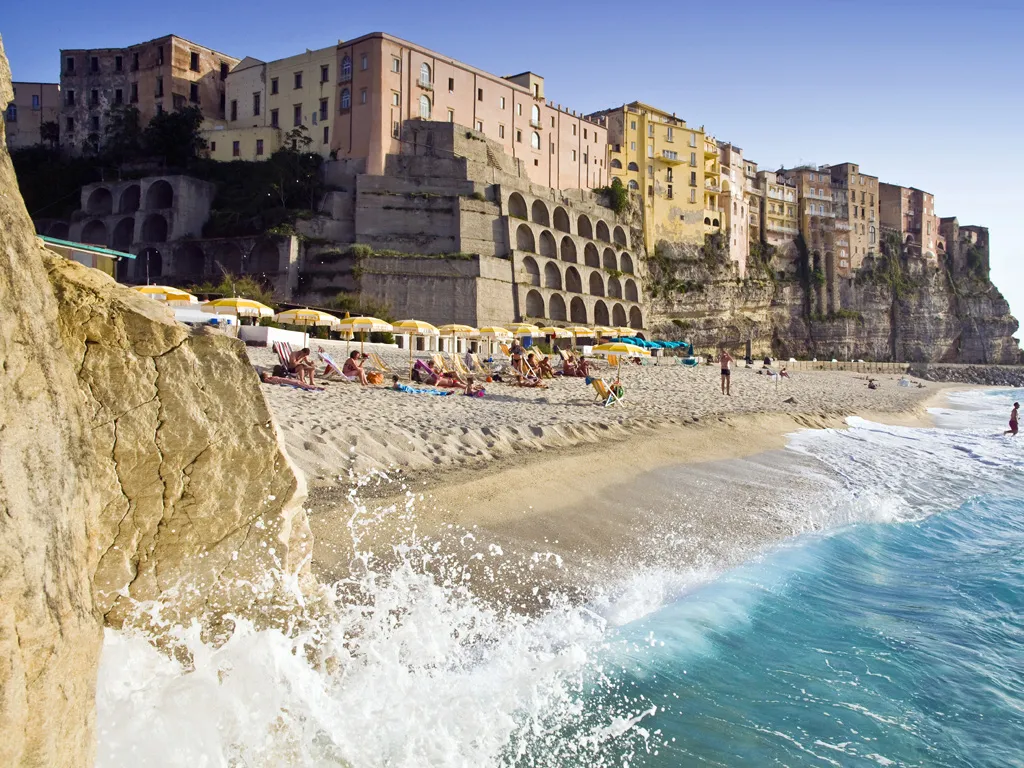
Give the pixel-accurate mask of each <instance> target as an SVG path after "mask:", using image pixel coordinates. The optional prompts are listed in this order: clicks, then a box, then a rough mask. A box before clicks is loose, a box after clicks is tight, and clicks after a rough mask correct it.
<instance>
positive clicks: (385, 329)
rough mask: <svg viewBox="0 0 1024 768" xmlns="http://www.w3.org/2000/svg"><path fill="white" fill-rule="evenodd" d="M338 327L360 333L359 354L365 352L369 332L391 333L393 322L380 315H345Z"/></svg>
mask: <svg viewBox="0 0 1024 768" xmlns="http://www.w3.org/2000/svg"><path fill="white" fill-rule="evenodd" d="M338 328H339V329H340V330H341V331H347V332H349V333H353V334H355V333H358V334H359V354H360V355H362V354H363V345H364V344H365V343H366V334H368V333H389V332H391V330H392V328H391V323H389V322H388V321H387V320H381V319H380V318H379V317H343V318H342V319H341V320H339V321H338Z"/></svg>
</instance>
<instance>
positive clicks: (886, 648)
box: [97, 391, 1024, 768]
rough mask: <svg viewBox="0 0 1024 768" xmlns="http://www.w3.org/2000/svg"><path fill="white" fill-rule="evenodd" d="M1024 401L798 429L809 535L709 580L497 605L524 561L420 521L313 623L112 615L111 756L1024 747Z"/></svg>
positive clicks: (769, 477) (856, 762) (891, 751)
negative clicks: (1021, 424)
mask: <svg viewBox="0 0 1024 768" xmlns="http://www.w3.org/2000/svg"><path fill="white" fill-rule="evenodd" d="M1015 399H1024V392H1022V391H1016V392H1014V391H989V392H966V393H957V394H954V395H952V396H951V397H950V403H949V407H946V408H943V409H942V410H940V411H937V412H935V414H934V415H935V418H936V426H935V427H933V428H929V429H913V428H906V427H891V426H884V425H881V424H876V423H872V422H869V421H864V420H861V419H851V420H850V424H849V429H846V430H818V431H805V432H801V433H798V434H795V435H793V436H791V438H790V442H789V446H788V447H787V449H786V450H785V451H783V452H780V453H779V454H778V455H776V456H774V457H773V459H772V464H771V471H765V472H764V473H763V481H764V483H765V484H766V487H765V489H764V491H765V495H766V496H768V495H770V493H776V495H778V494H779V492H780V488H781V491H783V493H782V494H781V497H782V498H784V499H785V512H786V514H787V515H788V516H789V518H787V519H791V520H792V521H793V524H794V530H799V531H802V533H800V534H799V535H797V536H795V537H791V538H789V539H787V540H785V541H784V543H783V544H781V545H778V546H774V547H772V548H771V549H769V550H768V551H765V552H761V553H759V554H757V555H755V556H753V557H748V558H747V560H746V561H745V562H743V564H742V565H739V566H738V567H733V568H731V569H728V570H725V571H722V570H717V571H715V570H712V571H708V572H702V573H700V574H699V578H698V577H694V573H693V571H692V569H690V570H687V568H686V567H684V565H685V564H683V563H680V564H679V565H680V573H679V574H677V575H678V578H675V579H673V578H672V574H668V575H667V576H666V574H665V573H664V572H659V573H658V574H657V575H653V574H650V573H648V572H647V571H644V570H643V569H637V572H636V574H635V578H634V579H632V581H631V583H630V584H629V585H628V587H623V588H622V589H621V590H620V591H619V593H618V594H617V595H616V597H615V599H614V600H610V601H604V602H599V603H591V604H588V605H583V606H580V605H578V604H574V603H572V602H571V601H565V602H564V603H557V602H556V604H555V606H554V607H553V608H552V609H551V610H549V611H547V612H546V613H544V614H542V615H540V616H522V615H518V614H514V613H510V612H505V611H499V610H497V609H495V608H494V607H492V606H488V605H487V604H485V603H483V602H481V601H478V600H476V599H475V598H474V597H473V594H472V590H471V589H470V588H469V583H468V582H467V581H466V573H465V571H463V570H462V565H463V564H464V562H465V560H466V559H473V560H483V561H486V562H488V563H491V562H493V563H494V564H495V565H494V567H495V569H496V571H497V570H500V568H501V567H502V566H503V565H506V566H510V564H508V563H506V562H505V561H506V560H508V558H507V556H505V555H504V554H503V553H502V552H501V549H500V547H496V546H494V545H493V544H489V543H488V542H486V541H484V540H480V541H477V540H476V539H475V537H474V536H473V535H472V534H469V533H467V534H465V535H464V536H463V537H462V539H461V542H462V546H463V547H464V553H466V554H465V555H463V556H458V555H456V556H454V557H453V556H443V555H442V554H441V553H440V550H439V549H438V547H437V546H436V545H434V544H432V543H430V542H423V541H416V540H410V541H409V542H408V543H407V544H405V545H403V547H400V548H397V549H396V551H398V552H400V553H401V554H402V558H401V559H400V562H399V564H398V565H397V566H389V567H388V569H386V570H384V569H381V568H380V567H379V566H376V565H375V563H376V561H375V559H374V558H373V557H372V556H370V555H369V554H366V555H365V556H364V557H363V558H362V559H361V560H360V561H359V562H358V563H356V565H357V566H358V567H356V568H354V569H353V576H352V578H351V579H349V580H347V581H346V582H345V583H344V584H339V585H336V587H335V588H336V589H337V594H338V595H339V596H341V595H344V597H339V600H338V609H337V613H336V614H334V615H332V617H331V618H330V620H329V621H322V622H321V623H320V624H315V623H314V626H313V627H312V628H311V629H299V628H297V629H295V630H294V631H291V632H288V633H281V632H278V631H271V630H261V629H257V628H256V627H254V626H252V625H250V624H249V623H247V622H245V621H239V623H238V629H237V630H236V632H235V636H234V637H232V639H231V640H230V641H229V642H228V643H227V644H226V645H223V646H221V647H218V648H213V647H211V646H208V645H206V644H205V643H204V642H203V641H202V638H201V635H200V633H199V631H198V629H197V628H195V627H183V628H181V630H180V637H181V641H182V643H183V645H184V646H186V647H187V648H188V649H189V651H190V653H191V658H190V660H189V662H188V663H187V664H183V663H181V661H180V660H175V659H172V658H169V657H166V656H164V655H162V654H160V653H159V652H157V651H155V650H154V649H153V648H152V647H151V646H149V644H148V643H146V642H145V641H144V640H142V639H141V638H138V637H134V636H132V635H130V634H128V633H124V632H113V631H108V634H107V640H106V644H105V649H104V656H103V663H102V666H101V670H100V676H99V685H98V698H99V707H98V717H97V723H98V731H99V734H100V744H99V749H98V753H97V764H98V765H100V766H124V765H133V766H143V765H145V766H209V767H210V768H214V767H218V768H219V767H223V768H242V767H243V766H244V767H246V768H248V767H249V766H252V767H253V768H255V766H348V767H349V768H367V767H370V766H381V767H384V766H389V767H391V766H402V767H405V766H408V767H410V768H412V767H418V766H424V767H426V766H466V767H467V768H483V767H484V766H510V767H511V766H524V767H527V766H530V767H532V766H538V767H540V766H544V767H547V768H552V767H554V766H567V767H568V766H588V767H589V766H656V767H659V768H660V767H663V766H664V767H667V766H729V767H731V766H757V767H760V766H792V767H794V768H795V767H797V766H950V767H952V766H964V767H965V768H966V767H968V766H970V767H972V768H974V767H978V768H980V767H983V766H984V767H989V766H991V768H1014V767H1018V766H1024V485H1022V482H1024V473H1022V469H1024V437H1021V438H1017V439H1014V438H1010V437H1004V436H1003V435H1002V434H1001V433H1002V430H1003V429H1005V422H1006V418H1007V416H1008V414H1009V410H1010V407H1011V404H1012V402H1013V401H1014V400H1015ZM765 466H767V465H765ZM672 471H675V472H678V473H679V474H678V484H679V486H680V487H688V488H689V489H690V493H691V496H697V497H698V500H699V497H701V494H704V493H706V492H707V491H706V489H705V488H703V487H698V486H697V485H696V484H695V483H694V482H693V477H692V474H693V472H692V470H689V469H687V468H678V469H676V470H672ZM744 472H745V473H746V474H747V475H748V477H747V478H746V480H745V483H746V485H747V486H748V487H749V486H750V485H751V484H753V485H754V486H756V484H757V483H758V482H759V481H760V478H761V477H762V475H760V474H758V473H757V472H753V473H751V472H747V471H746V470H744ZM750 475H752V477H751V476H750ZM787 477H788V478H789V480H787ZM819 481H820V482H819ZM716 482H725V481H722V480H721V478H719V479H718V480H716ZM787 482H792V484H793V487H794V488H796V487H797V486H798V485H799V487H800V488H806V487H808V484H812V485H813V487H815V488H818V487H820V488H822V489H823V490H822V492H821V493H820V494H810V495H808V494H805V493H803V492H800V493H797V492H793V493H790V494H788V495H787V494H786V493H785V490H786V485H787ZM767 484H770V485H771V486H772V487H771V488H768V487H767ZM755 495H756V494H755ZM636 498H637V499H642V498H643V496H642V494H640V493H638V494H636ZM716 498H718V499H721V498H722V495H721V494H720V493H719V494H717V496H716ZM691 501H692V499H691ZM643 503H644V502H642V501H638V505H641V506H638V509H637V514H638V516H642V515H643V514H644V511H645V510H644V509H643V508H642V504H643ZM709 510H711V511H710V512H709V514H713V513H714V510H715V506H714V505H711V506H710V507H709ZM399 512H400V511H399ZM359 514H363V515H364V516H365V515H369V514H370V513H369V512H368V511H364V512H362V513H359V512H357V514H356V515H354V516H353V518H352V520H353V521H355V520H356V517H358V515H359ZM350 522H351V521H350ZM355 530H356V526H355V525H354V524H353V532H354V535H355ZM687 535H689V534H688V533H687V532H686V531H681V532H679V536H680V537H685V536H687ZM716 545H717V549H719V550H727V549H728V546H729V545H730V542H729V541H723V542H716ZM470 553H471V554H470ZM744 556H746V555H744ZM547 558H548V555H546V554H545V553H542V552H538V553H534V554H533V556H532V557H531V558H529V559H528V560H527V561H526V562H525V564H523V565H522V568H521V572H522V574H523V576H524V578H528V575H529V571H530V567H531V564H532V563H534V562H538V561H540V560H546V559H547ZM517 567H518V566H517ZM666 584H670V585H672V586H671V588H667V587H666ZM353 595H355V596H357V598H358V599H353ZM153 609H154V607H153V606H149V607H147V610H150V611H152V610H153Z"/></svg>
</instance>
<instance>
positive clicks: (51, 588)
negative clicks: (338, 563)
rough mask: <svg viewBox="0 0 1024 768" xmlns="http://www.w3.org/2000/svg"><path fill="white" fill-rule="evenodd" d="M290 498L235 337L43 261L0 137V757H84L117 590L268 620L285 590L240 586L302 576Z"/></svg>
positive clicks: (204, 616)
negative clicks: (280, 574) (199, 328)
mask: <svg viewBox="0 0 1024 768" xmlns="http://www.w3.org/2000/svg"><path fill="white" fill-rule="evenodd" d="M10 98H11V88H10V73H9V71H8V69H7V63H6V59H4V57H3V52H2V45H0V103H7V101H8V100H9V99H10ZM0 126H2V124H0ZM0 131H2V128H0ZM302 495H303V486H302V483H301V480H300V479H299V478H298V477H297V476H296V474H295V473H294V472H293V471H292V469H291V467H290V466H289V464H288V461H287V459H286V458H285V456H284V455H283V453H282V451H281V449H280V447H279V444H278V436H277V434H276V431H275V429H274V426H273V424H272V423H271V418H270V414H269V411H268V409H267V406H266V404H265V402H264V400H263V396H262V393H261V392H260V389H259V383H258V381H257V379H256V376H255V374H254V372H253V370H252V368H251V366H250V365H249V364H248V362H247V361H246V358H245V355H244V350H243V349H242V346H241V344H240V342H238V341H236V340H234V339H230V338H228V337H226V336H219V335H212V334H211V335H205V334H199V335H194V334H192V333H190V332H189V330H188V329H187V328H185V327H184V326H181V325H178V324H177V323H175V322H174V320H173V318H172V317H171V316H170V314H169V313H168V312H167V311H166V310H165V309H163V308H162V307H161V306H160V305H158V304H156V303H155V302H152V301H150V300H148V299H145V298H143V297H142V296H140V295H139V294H137V293H135V292H133V291H131V290H129V289H126V288H123V287H121V286H119V285H118V284H116V283H115V282H114V281H113V280H111V279H109V278H107V277H106V276H105V275H102V274H101V273H99V272H96V271H94V270H90V269H87V268H85V267H82V266H80V265H78V264H75V263H72V262H67V261H64V260H62V259H59V258H57V257H54V256H51V255H49V254H48V252H47V251H45V250H44V249H43V248H42V247H41V244H40V243H39V241H38V240H37V239H36V237H35V235H34V232H33V227H32V223H31V221H30V220H29V217H28V214H27V212H26V210H25V207H24V204H23V202H22V200H21V197H20V195H19V194H18V186H17V183H16V180H15V178H14V173H13V170H12V167H11V162H10V156H9V154H8V153H7V150H6V146H5V143H4V140H3V135H2V132H0V733H2V734H3V737H2V738H0V765H4V766H8V765H10V766H16V765H22V766H86V765H91V763H92V755H93V751H94V750H93V721H94V718H93V697H94V689H95V680H96V669H97V662H98V659H99V653H100V647H101V642H102V627H103V624H104V621H105V620H106V622H107V623H109V624H112V625H118V624H120V623H121V622H123V621H125V620H126V619H127V618H129V615H130V609H131V604H132V602H133V601H146V600H151V599H161V598H163V602H165V603H167V604H168V605H169V606H170V607H169V610H168V611H167V612H166V613H165V614H164V618H166V619H170V620H171V621H186V620H190V619H191V618H193V617H196V618H198V619H199V620H200V621H201V622H203V624H204V626H205V627H206V628H207V629H208V630H209V631H211V632H214V633H215V632H217V630H218V629H219V628H220V626H221V621H222V618H223V616H224V614H225V612H227V611H231V612H238V613H240V614H242V615H249V616H253V617H255V618H256V619H257V620H263V621H272V620H273V619H274V618H275V616H278V615H280V614H279V613H278V612H277V611H276V608H277V607H278V605H277V603H278V601H280V600H284V601H287V600H288V599H289V598H290V592H289V590H290V589H294V584H292V585H287V586H285V585H282V587H281V588H278V589H274V588H271V589H267V590H262V589H253V588H252V587H253V585H254V584H259V583H260V582H262V581H264V580H265V578H266V576H267V574H268V573H271V572H276V571H278V570H281V571H284V572H288V573H290V574H292V575H293V576H297V577H298V579H297V583H298V584H299V585H300V586H301V585H302V584H303V583H306V584H308V581H306V582H304V581H303V580H304V579H308V573H307V571H306V569H305V567H304V564H305V562H306V555H307V553H308V549H309V546H310V543H311V542H310V539H309V533H308V528H307V527H306V520H305V515H304V512H303V510H302V507H301V501H302ZM293 581H295V580H293ZM154 637H155V639H157V640H159V637H158V636H154Z"/></svg>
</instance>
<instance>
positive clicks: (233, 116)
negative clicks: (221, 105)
mask: <svg viewBox="0 0 1024 768" xmlns="http://www.w3.org/2000/svg"><path fill="white" fill-rule="evenodd" d="M231 119H232V120H237V119H238V99H232V100H231Z"/></svg>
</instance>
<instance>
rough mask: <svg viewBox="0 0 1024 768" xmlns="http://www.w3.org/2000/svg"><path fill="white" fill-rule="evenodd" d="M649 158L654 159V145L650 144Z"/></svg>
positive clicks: (648, 149)
mask: <svg viewBox="0 0 1024 768" xmlns="http://www.w3.org/2000/svg"><path fill="white" fill-rule="evenodd" d="M647 156H648V157H654V145H653V144H648V145H647Z"/></svg>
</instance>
